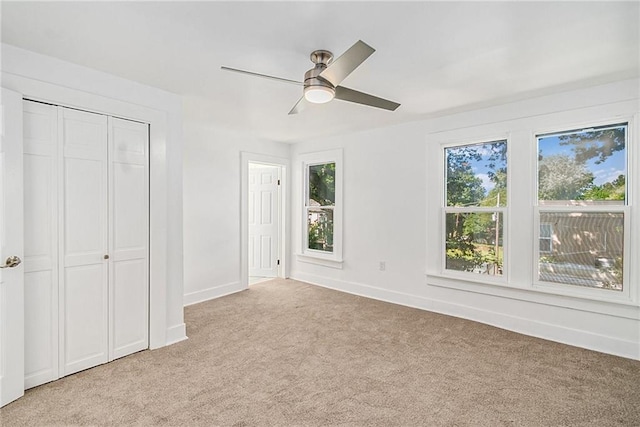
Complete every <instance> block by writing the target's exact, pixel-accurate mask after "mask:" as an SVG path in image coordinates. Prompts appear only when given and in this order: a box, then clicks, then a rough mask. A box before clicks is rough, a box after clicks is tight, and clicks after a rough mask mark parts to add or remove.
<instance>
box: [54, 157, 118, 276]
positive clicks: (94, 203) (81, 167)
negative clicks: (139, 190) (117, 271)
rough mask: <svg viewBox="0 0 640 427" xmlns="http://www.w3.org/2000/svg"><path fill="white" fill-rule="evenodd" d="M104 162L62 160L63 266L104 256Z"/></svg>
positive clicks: (74, 159)
mask: <svg viewBox="0 0 640 427" xmlns="http://www.w3.org/2000/svg"><path fill="white" fill-rule="evenodd" d="M105 166H106V165H105V164H104V161H99V160H93V159H91V160H87V159H77V158H69V157H67V158H66V159H65V176H64V182H65V203H64V208H65V209H64V216H65V227H64V228H65V233H64V241H65V258H66V261H65V265H67V266H73V265H84V264H87V263H96V262H100V263H101V262H102V258H103V256H104V255H105V254H106V251H105V249H106V246H107V242H106V235H105V224H106V220H107V218H106V203H105V201H106V200H105V196H106V195H105V192H106V191H105V190H106V189H103V188H102V187H103V186H104V182H103V181H104V172H105Z"/></svg>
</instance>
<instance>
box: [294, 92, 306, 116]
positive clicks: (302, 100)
mask: <svg viewBox="0 0 640 427" xmlns="http://www.w3.org/2000/svg"><path fill="white" fill-rule="evenodd" d="M307 105H309V102H308V101H307V100H306V99H305V98H304V96H303V97H302V98H300V99H299V100H298V102H296V105H294V106H293V108H292V109H291V111H289V115H292V114H298V113H299V112H301V111H302V110H304V109H305V108H306V107H307Z"/></svg>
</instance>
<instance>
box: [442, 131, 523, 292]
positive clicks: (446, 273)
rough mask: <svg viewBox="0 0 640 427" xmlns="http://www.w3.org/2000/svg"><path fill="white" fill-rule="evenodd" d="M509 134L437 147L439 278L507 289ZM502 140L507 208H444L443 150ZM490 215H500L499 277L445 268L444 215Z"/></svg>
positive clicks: (445, 185) (509, 176) (445, 189)
mask: <svg viewBox="0 0 640 427" xmlns="http://www.w3.org/2000/svg"><path fill="white" fill-rule="evenodd" d="M509 137H510V135H509V134H499V135H498V136H495V135H494V136H489V137H487V138H473V139H467V140H464V141H449V142H444V143H441V144H440V155H441V160H442V161H441V162H440V164H441V172H440V179H441V185H440V193H441V197H440V253H439V255H438V256H439V258H440V268H439V270H440V271H439V273H440V275H441V276H443V277H449V278H455V279H459V280H469V281H476V280H478V281H479V280H480V279H482V281H484V282H487V283H491V284H499V285H502V286H508V283H509V274H510V273H509V272H510V270H511V269H510V268H509V259H510V256H509V217H510V215H509V211H510V208H509V207H510V203H509V200H510V199H511V190H510V185H509V182H510V180H511V168H509V155H510V150H509V147H510V139H509ZM502 141H504V142H505V143H506V144H507V153H506V161H507V205H506V206H494V207H491V206H469V207H467V206H447V171H448V169H447V149H449V148H459V147H470V146H474V145H482V144H491V143H495V142H502ZM484 212H486V213H494V212H499V213H500V214H501V215H502V268H503V274H502V275H499V276H498V275H489V274H479V273H473V272H470V271H459V270H450V269H447V268H446V265H447V255H446V253H447V241H446V236H447V230H446V229H447V221H446V216H447V214H448V213H484Z"/></svg>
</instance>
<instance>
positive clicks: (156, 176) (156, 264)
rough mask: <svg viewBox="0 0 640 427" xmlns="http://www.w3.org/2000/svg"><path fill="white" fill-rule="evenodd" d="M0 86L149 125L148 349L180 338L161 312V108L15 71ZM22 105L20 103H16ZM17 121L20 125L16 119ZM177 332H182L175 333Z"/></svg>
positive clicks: (164, 170) (164, 261) (164, 289)
mask: <svg viewBox="0 0 640 427" xmlns="http://www.w3.org/2000/svg"><path fill="white" fill-rule="evenodd" d="M2 85H3V87H6V88H8V89H10V90H13V91H16V92H18V93H20V94H21V96H22V98H23V99H29V100H33V101H39V102H44V103H49V104H54V105H59V106H62V107H68V108H75V109H80V110H84V111H88V112H94V113H99V114H105V115H108V116H114V117H122V118H127V119H129V120H135V121H140V122H144V123H148V124H149V125H150V126H149V208H150V209H149V236H150V238H149V348H150V349H155V348H160V347H164V346H166V345H168V344H171V343H173V342H177V341H181V340H183V339H186V335H184V323H183V324H182V325H181V326H182V331H175V333H174V331H172V330H171V329H173V328H172V327H170V325H169V323H168V322H169V319H168V315H167V302H168V299H169V298H170V296H169V295H168V294H169V292H168V290H169V286H170V284H169V280H168V272H167V265H168V264H169V262H168V261H169V258H168V246H167V244H168V240H169V237H170V236H169V232H168V231H167V230H168V220H167V210H168V200H167V193H168V191H167V190H168V189H167V186H168V183H167V175H168V173H169V171H168V169H169V168H168V159H167V151H168V150H167V145H168V144H167V141H168V136H169V135H168V134H169V131H168V129H167V128H168V123H167V116H166V113H165V112H163V111H160V110H155V109H151V108H148V107H144V106H140V105H135V104H131V103H128V102H125V101H120V100H116V99H112V98H107V97H104V96H101V95H96V94H93V93H88V92H84V91H80V90H76V89H71V88H68V87H64V86H58V85H56V84H52V83H46V82H42V81H38V80H33V79H30V78H25V77H22V76H18V75H15V74H9V73H3V82H2ZM20 108H22V104H21V107H20ZM21 126H22V124H21ZM179 332H182V333H179Z"/></svg>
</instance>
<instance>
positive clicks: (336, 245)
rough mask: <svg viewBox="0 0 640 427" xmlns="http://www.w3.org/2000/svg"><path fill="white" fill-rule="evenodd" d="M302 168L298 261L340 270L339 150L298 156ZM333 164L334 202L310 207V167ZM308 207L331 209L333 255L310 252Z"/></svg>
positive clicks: (341, 181) (340, 201) (340, 173)
mask: <svg viewBox="0 0 640 427" xmlns="http://www.w3.org/2000/svg"><path fill="white" fill-rule="evenodd" d="M299 162H300V166H301V182H302V191H301V196H302V200H301V203H300V221H301V224H300V230H301V234H302V235H301V239H300V252H299V253H298V259H299V260H300V261H302V262H310V263H313V264H318V265H323V266H327V267H333V268H342V262H343V259H342V227H343V225H342V220H343V218H342V202H343V200H342V192H343V162H342V149H337V150H328V151H318V152H313V153H305V154H301V155H300V156H299ZM326 163H335V165H336V171H335V203H334V205H333V206H309V205H308V200H309V167H310V166H314V165H320V164H326ZM311 208H321V209H332V210H333V252H325V251H320V250H316V249H309V229H308V222H307V215H308V211H309V209H311Z"/></svg>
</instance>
